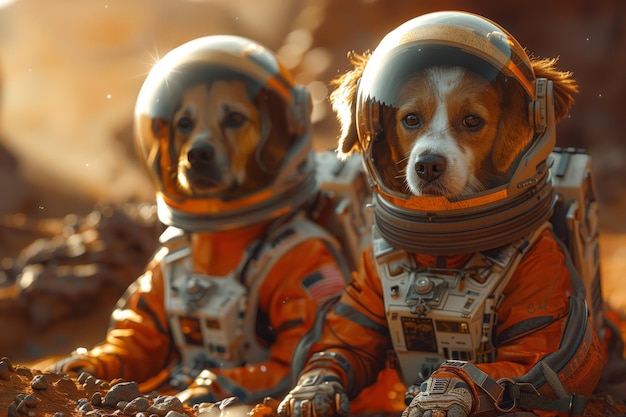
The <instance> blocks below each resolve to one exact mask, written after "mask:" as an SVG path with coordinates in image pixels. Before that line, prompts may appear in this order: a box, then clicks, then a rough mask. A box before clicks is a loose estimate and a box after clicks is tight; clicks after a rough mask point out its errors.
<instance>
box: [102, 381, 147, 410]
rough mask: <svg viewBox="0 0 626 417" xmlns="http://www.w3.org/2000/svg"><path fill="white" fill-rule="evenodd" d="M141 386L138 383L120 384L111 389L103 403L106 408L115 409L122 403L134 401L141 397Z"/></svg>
mask: <svg viewBox="0 0 626 417" xmlns="http://www.w3.org/2000/svg"><path fill="white" fill-rule="evenodd" d="M140 396H141V393H140V392H139V384H138V383H136V382H120V383H118V384H115V385H113V386H112V387H111V389H110V390H109V392H107V394H106V395H105V396H104V401H103V403H102V405H103V406H105V407H112V408H113V407H115V406H117V403H119V402H120V401H132V400H133V399H135V398H137V397H140Z"/></svg>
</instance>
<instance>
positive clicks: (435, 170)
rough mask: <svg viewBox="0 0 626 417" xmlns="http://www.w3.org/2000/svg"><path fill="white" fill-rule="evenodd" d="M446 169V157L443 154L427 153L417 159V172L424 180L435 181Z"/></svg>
mask: <svg viewBox="0 0 626 417" xmlns="http://www.w3.org/2000/svg"><path fill="white" fill-rule="evenodd" d="M445 170H446V159H445V158H444V157H443V156H441V155H434V154H426V155H422V156H420V157H419V158H418V159H417V161H415V173H416V174H417V176H418V177H420V178H421V179H423V180H424V181H428V182H431V181H434V180H436V179H437V178H439V177H440V176H441V174H443V172H444V171H445Z"/></svg>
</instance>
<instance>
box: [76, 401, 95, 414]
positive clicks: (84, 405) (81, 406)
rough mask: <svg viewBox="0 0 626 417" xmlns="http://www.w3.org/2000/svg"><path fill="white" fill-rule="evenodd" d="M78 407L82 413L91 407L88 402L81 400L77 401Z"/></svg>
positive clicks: (91, 408)
mask: <svg viewBox="0 0 626 417" xmlns="http://www.w3.org/2000/svg"><path fill="white" fill-rule="evenodd" d="M78 409H79V410H80V411H82V412H83V413H87V412H89V411H92V410H93V407H92V406H91V404H90V403H89V402H83V403H79V405H78Z"/></svg>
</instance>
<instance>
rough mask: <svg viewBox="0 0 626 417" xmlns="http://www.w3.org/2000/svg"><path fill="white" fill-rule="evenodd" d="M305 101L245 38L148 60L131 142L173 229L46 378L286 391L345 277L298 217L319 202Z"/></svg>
mask: <svg viewBox="0 0 626 417" xmlns="http://www.w3.org/2000/svg"><path fill="white" fill-rule="evenodd" d="M310 105H311V99H310V96H309V94H308V92H307V90H306V89H305V88H304V87H302V86H298V85H295V84H294V83H293V80H292V79H291V76H290V74H289V73H288V71H287V70H286V69H285V68H284V67H283V66H282V64H281V63H280V62H279V61H278V60H277V58H276V57H275V56H274V54H273V53H271V52H270V51H269V50H267V49H266V48H264V47H263V46H261V45H259V44H257V43H255V42H253V41H250V40H248V39H244V38H241V37H236V36H226V35H224V36H209V37H204V38H199V39H196V40H193V41H190V42H188V43H186V44H184V45H182V46H180V47H178V48H175V49H174V50H173V51H171V52H170V53H168V54H167V55H166V56H165V57H163V59H162V60H160V61H159V62H158V63H157V64H156V65H155V67H154V68H153V70H152V71H151V72H150V74H149V75H148V77H147V79H146V81H145V82H144V85H143V87H142V89H141V91H140V94H139V97H138V99H137V105H136V109H135V140H136V142H135V143H136V148H137V151H138V155H139V157H140V160H141V161H142V162H143V163H144V166H145V167H146V169H147V172H148V174H149V175H150V178H151V179H152V181H153V184H154V186H155V189H156V199H157V209H158V216H159V219H160V220H161V222H163V223H164V224H165V225H167V226H169V227H168V228H167V229H166V230H165V232H164V233H163V235H162V236H161V243H162V246H161V248H160V249H159V250H158V251H157V252H156V253H155V255H154V257H153V259H152V260H151V262H150V263H149V265H148V267H147V269H146V271H145V273H144V274H143V275H142V276H141V277H139V278H138V279H137V280H136V281H135V282H134V283H133V284H132V285H131V286H130V287H129V288H128V290H127V292H126V294H125V295H124V296H123V297H122V298H121V299H120V300H119V303H118V305H117V307H116V308H115V310H114V311H113V313H112V315H111V325H110V329H109V330H108V333H107V335H106V341H104V342H103V343H101V344H99V345H97V346H95V347H94V348H92V349H90V350H85V349H79V350H77V351H76V352H74V353H73V354H72V355H70V356H69V357H67V358H64V359H62V360H60V361H58V362H57V363H55V364H54V365H53V366H52V368H53V369H54V370H56V371H66V372H67V371H76V372H79V371H87V372H89V373H91V374H92V375H93V376H95V377H97V378H101V379H107V380H110V379H114V378H123V379H126V380H131V381H136V382H139V383H140V386H141V388H142V389H143V390H144V391H149V390H152V389H158V390H160V391H161V392H168V393H171V392H172V390H175V391H179V390H184V391H183V392H181V393H179V394H178V395H179V398H180V399H181V400H182V401H185V402H186V403H188V404H192V403H195V402H200V401H216V400H220V399H223V398H225V397H233V396H234V397H237V398H239V399H240V400H241V401H242V402H245V403H255V402H258V401H260V400H262V399H263V398H264V397H266V396H273V397H277V398H279V397H281V395H283V394H284V393H286V392H287V390H288V389H289V387H290V386H291V383H292V381H291V379H292V378H293V376H292V374H291V373H292V372H294V371H297V370H298V369H299V368H298V364H300V365H302V364H303V363H304V360H300V361H298V359H297V357H298V355H300V354H303V353H306V349H307V347H308V346H310V343H311V342H312V340H309V339H312V336H310V335H312V333H310V331H311V329H312V328H313V325H314V323H315V322H316V320H318V318H319V317H320V316H322V315H323V313H324V311H325V310H324V308H325V305H326V304H327V303H330V302H331V301H333V300H336V298H337V297H338V295H339V294H340V292H341V290H342V289H343V288H344V287H345V285H346V283H347V280H348V277H349V273H348V272H347V271H348V270H347V268H346V267H345V263H344V260H343V259H344V258H343V256H342V254H341V249H340V247H339V244H338V243H337V241H336V240H335V238H334V237H333V236H331V234H330V233H329V232H328V231H327V230H325V229H324V228H322V227H321V226H320V225H318V224H317V223H316V222H314V221H312V220H311V219H310V216H309V215H308V214H309V211H310V210H311V209H312V207H314V206H315V207H317V205H316V204H317V203H318V202H319V201H318V197H319V195H320V194H319V192H320V191H319V190H320V181H319V179H318V176H317V173H316V169H315V162H314V154H313V152H312V150H311V136H310V129H309V127H310V120H309V118H310V109H311V107H310ZM305 336H307V337H305ZM190 384H191V387H190V388H189V389H186V388H187V387H188V386H189V385H190Z"/></svg>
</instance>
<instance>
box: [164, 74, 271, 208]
mask: <svg viewBox="0 0 626 417" xmlns="http://www.w3.org/2000/svg"><path fill="white" fill-rule="evenodd" d="M207 90H208V91H207ZM260 124H261V121H260V115H259V111H258V109H257V108H256V106H255V105H254V103H253V102H252V100H251V99H250V98H249V97H248V93H247V92H246V87H245V85H244V84H243V82H241V81H217V82H215V83H214V84H212V85H211V86H209V87H207V86H206V85H204V84H200V85H196V86H195V87H192V88H189V89H187V90H185V92H184V93H183V95H182V103H181V107H180V108H179V109H178V111H177V112H176V114H175V117H174V135H175V140H174V141H175V145H176V147H175V149H176V150H177V152H178V170H177V176H176V178H177V182H178V185H179V186H180V189H181V190H182V191H183V192H184V193H185V194H187V195H195V196H201V195H210V194H215V193H219V192H222V191H223V190H226V189H229V188H234V187H237V186H240V185H241V184H244V183H245V181H246V179H247V178H246V172H247V171H246V164H247V161H248V159H249V158H251V157H252V156H253V155H254V150H255V149H256V147H257V144H258V143H259V140H260V138H261V130H260Z"/></svg>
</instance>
